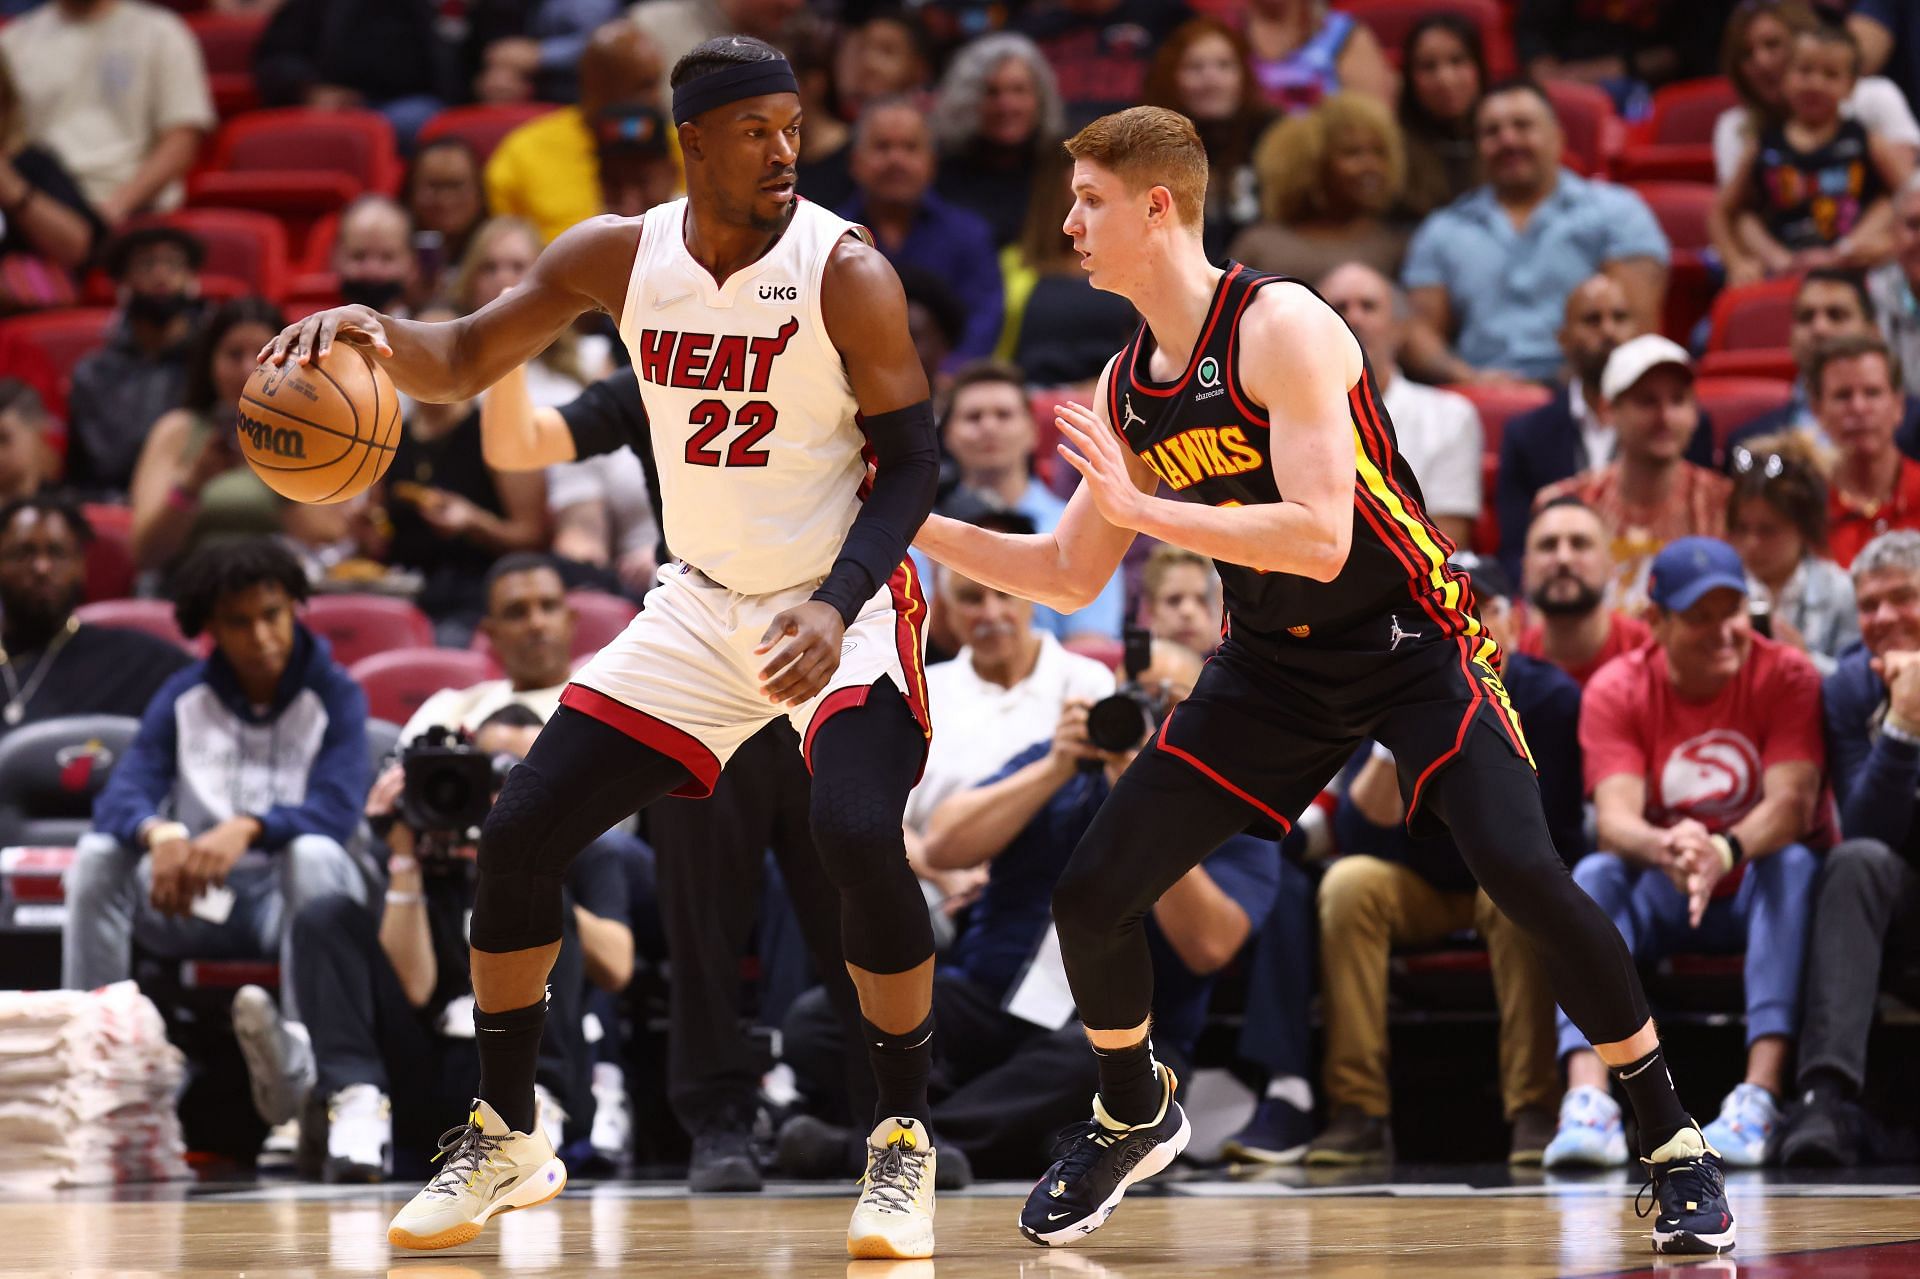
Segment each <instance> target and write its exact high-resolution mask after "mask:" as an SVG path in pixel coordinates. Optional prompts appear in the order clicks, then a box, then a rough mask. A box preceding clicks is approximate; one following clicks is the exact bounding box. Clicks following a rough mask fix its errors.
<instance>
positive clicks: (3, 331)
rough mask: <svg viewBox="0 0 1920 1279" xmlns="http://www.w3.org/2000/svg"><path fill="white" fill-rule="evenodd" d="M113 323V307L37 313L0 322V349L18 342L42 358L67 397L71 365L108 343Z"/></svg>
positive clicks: (87, 307) (78, 307) (70, 381)
mask: <svg viewBox="0 0 1920 1279" xmlns="http://www.w3.org/2000/svg"><path fill="white" fill-rule="evenodd" d="M112 323H113V308H111V307H104V306H98V307H96V306H76V307H66V308H63V309H61V310H58V311H39V312H36V313H34V314H32V315H16V316H14V317H13V318H12V319H9V320H0V349H4V346H5V344H6V343H7V342H11V341H17V342H19V343H21V344H22V345H25V346H28V347H31V348H33V350H34V351H36V352H37V353H38V354H39V355H40V356H42V357H44V358H45V360H46V361H47V363H48V364H50V365H51V366H52V368H53V371H54V374H55V375H56V376H57V377H58V378H59V379H60V395H61V398H62V399H64V398H65V397H66V393H67V388H68V387H70V386H72V385H73V366H74V365H76V364H78V363H79V362H80V360H81V357H83V356H86V355H89V354H91V353H92V352H94V351H96V350H98V349H99V348H100V346H101V344H102V343H104V342H105V341H106V340H107V330H108V328H109V327H110V326H111V325H112Z"/></svg>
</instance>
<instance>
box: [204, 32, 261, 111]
mask: <svg viewBox="0 0 1920 1279" xmlns="http://www.w3.org/2000/svg"><path fill="white" fill-rule="evenodd" d="M186 21H187V29H188V30H189V31H191V32H193V37H194V39H196V40H198V41H199V42H200V56H201V57H202V58H204V59H205V60H206V64H207V87H208V88H209V89H211V90H212V91H213V106H214V109H215V110H216V111H218V112H219V113H220V115H221V117H222V118H223V119H225V118H229V117H232V116H235V115H238V114H240V113H241V112H242V111H251V110H252V109H254V108H255V107H257V106H259V105H260V95H259V92H258V90H257V89H256V88H255V86H254V79H253V48H254V46H255V45H257V44H259V43H260V33H261V32H263V31H265V30H266V29H267V19H266V17H265V16H262V15H252V14H238V13H195V14H190V15H189V16H188V17H187V20H186Z"/></svg>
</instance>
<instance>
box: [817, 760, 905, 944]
mask: <svg viewBox="0 0 1920 1279" xmlns="http://www.w3.org/2000/svg"><path fill="white" fill-rule="evenodd" d="M811 825H812V828H813V842H814V846H815V848H817V849H818V850H819V854H820V862H821V865H823V866H824V867H826V871H827V878H828V879H830V880H832V881H833V886H834V887H835V888H837V889H839V890H840V939H841V950H842V951H843V952H844V954H845V958H846V961H847V962H848V963H850V964H852V965H853V966H854V967H855V968H861V969H865V970H866V971H867V972H870V973H903V972H906V971H907V970H908V969H911V968H917V967H919V966H920V965H921V964H923V963H925V962H926V961H927V960H928V959H929V958H930V957H931V956H932V955H933V923H932V921H931V920H930V919H929V918H928V917H927V902H926V898H924V897H923V896H921V893H920V882H919V880H918V879H916V878H915V877H914V874H913V870H912V868H911V867H909V866H908V865H907V850H906V838H905V836H904V835H902V834H901V830H900V811H899V806H898V805H897V804H894V803H892V802H890V801H889V800H888V799H887V797H886V796H885V795H883V794H879V793H877V792H876V791H875V790H873V789H870V788H867V787H862V786H859V785H856V784H853V783H850V782H847V781H836V780H832V779H828V778H822V777H820V776H818V775H817V774H816V775H815V777H814V781H813V802H812V809H811Z"/></svg>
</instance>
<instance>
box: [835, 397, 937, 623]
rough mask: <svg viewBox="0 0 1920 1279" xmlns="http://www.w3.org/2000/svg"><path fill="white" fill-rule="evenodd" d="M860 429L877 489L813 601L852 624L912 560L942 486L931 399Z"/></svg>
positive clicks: (872, 420)
mask: <svg viewBox="0 0 1920 1279" xmlns="http://www.w3.org/2000/svg"><path fill="white" fill-rule="evenodd" d="M860 429H861V430H863V431H865V432H866V433H867V440H868V441H869V442H870V443H871V444H872V445H873V453H874V462H875V467H876V469H875V472H874V477H873V488H872V490H871V491H870V492H869V493H868V494H867V500H866V502H865V504H863V505H862V506H861V508H860V513H859V514H858V515H856V516H854V519H853V527H852V528H850V529H848V530H847V540H846V543H845V544H844V545H843V546H841V548H840V558H839V559H837V560H835V561H834V564H833V571H832V572H830V573H828V574H827V580H826V581H824V582H822V583H821V584H820V589H819V590H817V591H815V592H814V593H813V598H814V599H817V600H819V601H821V602H822V603H825V604H831V605H833V607H834V608H836V609H838V610H839V612H840V617H841V619H842V620H843V621H845V622H846V623H847V624H848V625H849V626H851V625H852V624H853V619H854V618H856V617H858V616H859V615H860V608H861V606H862V605H864V604H865V603H866V602H867V601H868V600H869V599H871V598H873V593H874V592H875V591H877V590H879V589H880V584H881V583H882V582H884V581H886V580H887V579H888V578H889V577H892V576H893V571H894V570H895V569H896V568H898V567H899V566H900V561H901V560H903V559H905V558H906V557H907V548H908V547H909V546H911V545H912V544H913V535H914V534H915V533H917V532H919V531H920V526H921V525H922V524H924V523H926V520H927V513H928V512H929V511H931V510H932V509H933V498H934V491H935V490H936V489H937V488H938V487H939V484H940V450H939V448H938V446H937V445H936V444H935V443H934V426H933V402H932V401H931V400H921V401H920V402H919V403H918V404H909V405H908V406H907V407H906V408H904V409H895V410H894V411H893V412H891V413H882V414H879V415H878V416H876V417H869V418H863V419H862V420H861V423H860Z"/></svg>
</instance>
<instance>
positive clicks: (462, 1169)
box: [426, 1123, 506, 1199]
mask: <svg viewBox="0 0 1920 1279" xmlns="http://www.w3.org/2000/svg"><path fill="white" fill-rule="evenodd" d="M505 1140H506V1138H505V1137H489V1136H487V1135H486V1134H485V1133H484V1132H481V1131H480V1127H479V1125H478V1124H472V1123H465V1124H461V1125H460V1126H459V1127H457V1128H449V1129H447V1130H446V1131H445V1132H443V1133H441V1134H440V1153H439V1154H437V1155H435V1156H434V1159H436V1160H438V1159H441V1158H445V1159H446V1161H447V1162H446V1164H445V1165H444V1166H442V1167H441V1169H440V1171H439V1172H438V1173H436V1174H435V1175H434V1178H433V1180H432V1181H430V1182H428V1183H427V1189H426V1193H427V1194H430V1195H444V1196H446V1197H447V1198H449V1199H451V1198H453V1197H454V1196H455V1195H457V1194H459V1193H460V1192H461V1191H462V1190H464V1189H465V1188H466V1187H467V1186H468V1185H470V1184H471V1183H472V1182H473V1179H474V1177H476V1176H477V1175H479V1172H480V1169H481V1168H483V1167H485V1166H486V1164H487V1163H489V1162H490V1161H491V1160H492V1159H493V1156H494V1152H495V1151H497V1150H499V1149H500V1143H501V1142H503V1141H505Z"/></svg>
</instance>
